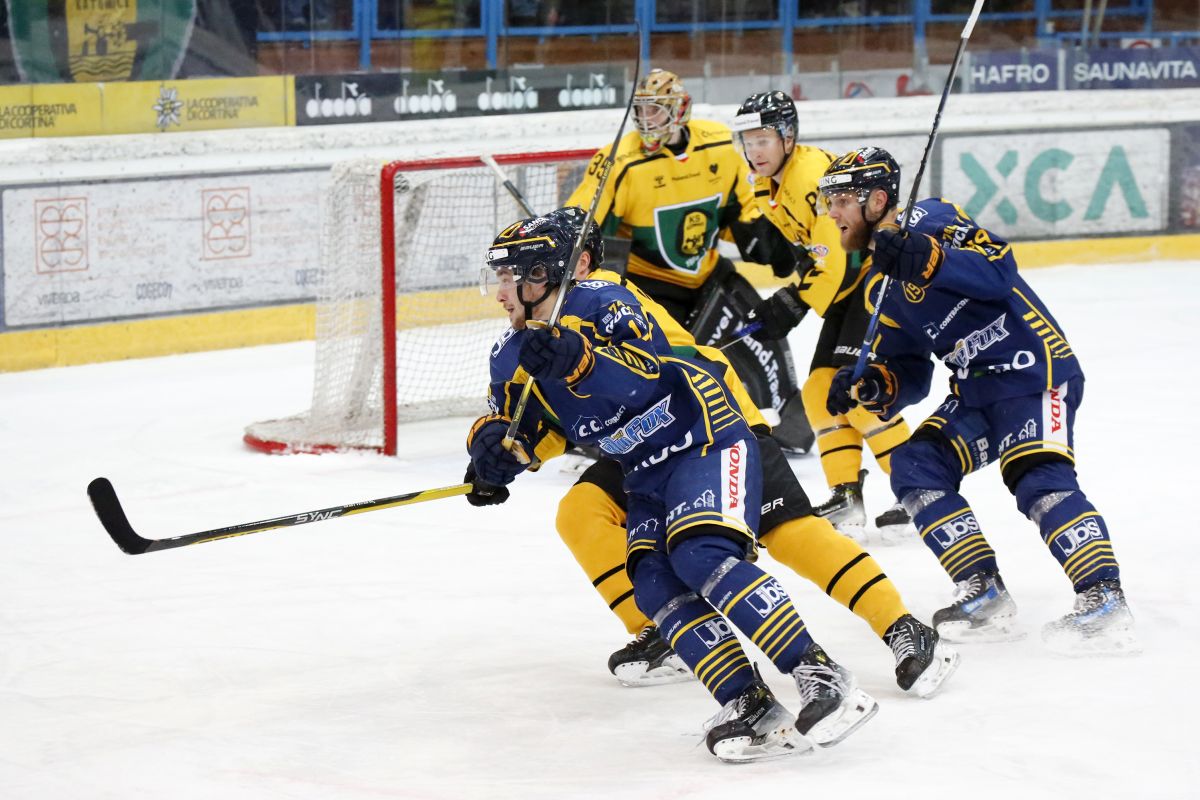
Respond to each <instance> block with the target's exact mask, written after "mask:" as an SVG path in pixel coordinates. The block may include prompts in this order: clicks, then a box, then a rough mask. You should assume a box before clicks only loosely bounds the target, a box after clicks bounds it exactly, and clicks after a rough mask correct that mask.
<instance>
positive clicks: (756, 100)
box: [731, 90, 800, 144]
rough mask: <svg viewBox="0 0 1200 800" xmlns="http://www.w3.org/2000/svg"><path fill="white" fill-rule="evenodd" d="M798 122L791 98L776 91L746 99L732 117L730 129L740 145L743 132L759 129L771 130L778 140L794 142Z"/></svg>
mask: <svg viewBox="0 0 1200 800" xmlns="http://www.w3.org/2000/svg"><path fill="white" fill-rule="evenodd" d="M799 120H800V117H799V115H798V114H797V113H796V104H795V103H794V102H792V98H791V97H789V96H788V95H787V93H786V92H781V91H778V90H776V91H773V92H759V93H758V94H752V95H750V96H749V97H747V98H746V100H745V102H743V103H742V105H741V106H740V107H739V108H738V110H737V114H736V115H734V118H733V125H732V126H731V127H732V129H733V134H734V136H736V137H737V141H738V144H741V142H742V134H743V133H744V132H746V131H755V130H758V129H760V128H771V129H772V130H774V131H775V132H777V133H778V134H779V138H781V139H791V140H792V141H793V142H794V141H796V130H797V126H798V125H799Z"/></svg>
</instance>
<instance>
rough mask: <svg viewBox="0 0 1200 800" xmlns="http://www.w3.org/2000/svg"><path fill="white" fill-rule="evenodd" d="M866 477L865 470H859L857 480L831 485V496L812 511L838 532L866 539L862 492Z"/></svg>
mask: <svg viewBox="0 0 1200 800" xmlns="http://www.w3.org/2000/svg"><path fill="white" fill-rule="evenodd" d="M866 477H867V471H866V470H865V469H864V470H860V471H859V473H858V481H857V482H855V483H839V484H838V485H837V486H834V487H833V490H832V491H833V496H832V497H830V498H829V499H828V500H826V501H825V502H824V503H821V504H820V505H819V506H816V507H814V508H813V513H814V514H816V515H817V516H818V517H824V518H825V519H827V520H829V522H830V523H832V525H833V527H835V528H837V529H838V533H841V534H842V535H843V536H849V537H850V538H851V539H853V540H854V541H856V542H864V541H866V525H867V509H866V506H865V505H863V493H862V487H863V481H864V480H866Z"/></svg>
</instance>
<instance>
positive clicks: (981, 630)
mask: <svg viewBox="0 0 1200 800" xmlns="http://www.w3.org/2000/svg"><path fill="white" fill-rule="evenodd" d="M937 632H938V636H941V637H942V638H943V639H945V640H946V641H948V642H955V643H957V644H975V643H979V642H1015V641H1018V640H1020V639H1024V638H1025V637H1026V635H1027V632H1026V631H1024V630H1021V629H1020V628H1018V627H1017V624H1016V617H1015V616H1009V617H993V618H992V621H990V622H988V623H987V624H985V625H976V626H974V627H972V625H971V623H969V622H943V623H942V624H940V625H938V626H937Z"/></svg>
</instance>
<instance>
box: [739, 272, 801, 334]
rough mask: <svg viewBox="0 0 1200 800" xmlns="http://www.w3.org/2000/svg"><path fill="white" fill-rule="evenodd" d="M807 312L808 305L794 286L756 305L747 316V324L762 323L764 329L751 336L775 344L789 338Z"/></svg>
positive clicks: (781, 290)
mask: <svg viewBox="0 0 1200 800" xmlns="http://www.w3.org/2000/svg"><path fill="white" fill-rule="evenodd" d="M807 312H808V305H807V304H806V303H805V302H804V301H803V300H801V299H800V290H799V289H798V288H797V287H796V286H795V284H792V285H789V286H784V287H783V288H782V289H780V290H779V291H777V292H775V294H773V295H771V296H770V297H768V298H767V299H766V300H763V301H762V302H761V303H759V304H758V305H756V306H755V307H754V308H753V310H751V312H750V313H749V314H748V315H746V324H747V325H749V324H750V323H752V322H761V323H762V327H761V328H759V329H758V330H756V331H755V332H754V333H752V334H750V335H751V336H753V337H754V338H755V339H758V340H759V341H760V342H773V341H775V340H776V339H782V338H784V337H785V336H787V335H788V333H790V332H791V330H792V328H794V327H796V326H797V325H799V324H800V320H802V319H804V315H805V314H806V313H807Z"/></svg>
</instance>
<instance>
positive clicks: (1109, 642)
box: [1042, 581, 1142, 656]
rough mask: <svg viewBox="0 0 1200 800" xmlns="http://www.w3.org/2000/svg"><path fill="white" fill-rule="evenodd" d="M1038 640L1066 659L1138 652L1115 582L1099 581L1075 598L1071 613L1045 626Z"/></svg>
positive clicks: (1122, 596) (1122, 594) (1130, 620)
mask: <svg viewBox="0 0 1200 800" xmlns="http://www.w3.org/2000/svg"><path fill="white" fill-rule="evenodd" d="M1042 641H1044V642H1045V643H1046V647H1048V648H1049V649H1050V650H1052V651H1054V652H1056V653H1059V654H1060V655H1066V656H1089V655H1114V656H1131V655H1136V654H1137V653H1140V652H1142V645H1141V642H1140V641H1138V638H1137V634H1136V633H1135V632H1134V629H1133V614H1132V613H1130V611H1129V605H1128V604H1127V603H1126V602H1125V592H1124V591H1122V590H1121V584H1120V583H1118V582H1117V581H1100V582H1099V583H1097V584H1094V585H1092V586H1089V587H1088V588H1086V589H1084V590H1083V591H1082V592H1080V593H1079V594H1077V595H1075V610H1074V611H1072V612H1071V613H1070V614H1067V615H1066V616H1064V617H1062V618H1060V619H1057V620H1055V621H1054V622H1050V623H1047V624H1046V625H1045V627H1043V628H1042Z"/></svg>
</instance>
